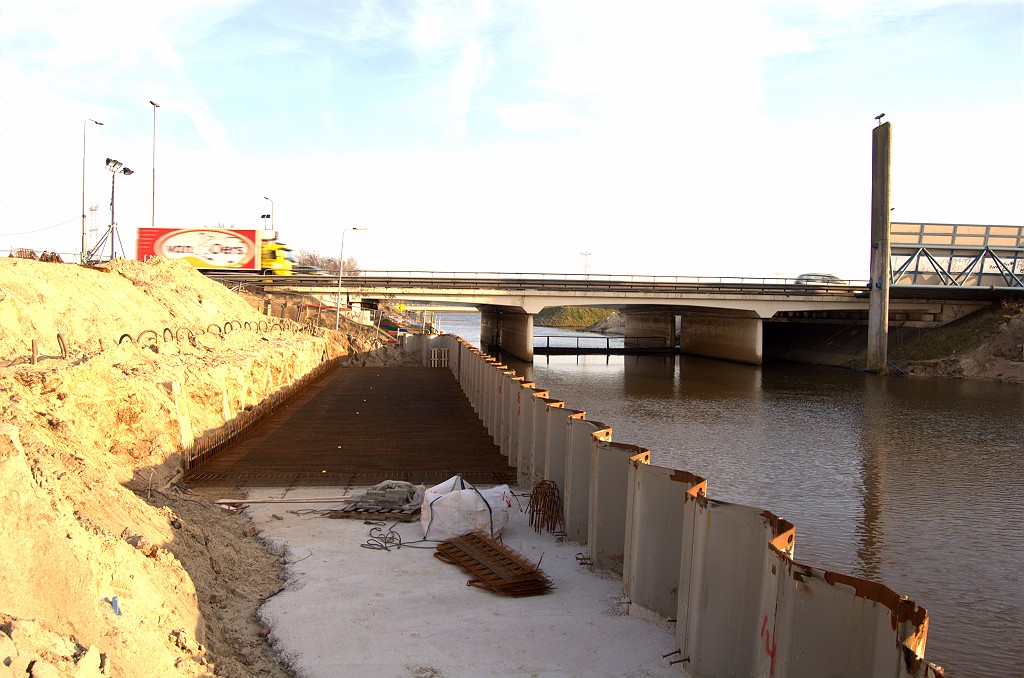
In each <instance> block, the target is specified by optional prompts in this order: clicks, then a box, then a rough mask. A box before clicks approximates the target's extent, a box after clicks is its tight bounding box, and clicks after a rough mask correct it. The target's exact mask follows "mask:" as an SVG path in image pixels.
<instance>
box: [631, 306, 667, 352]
mask: <svg viewBox="0 0 1024 678" xmlns="http://www.w3.org/2000/svg"><path fill="white" fill-rule="evenodd" d="M625 316H626V329H625V332H626V339H625V341H626V346H642V347H644V348H674V347H675V345H676V316H675V314H673V313H628V312H627V313H626V314H625Z"/></svg>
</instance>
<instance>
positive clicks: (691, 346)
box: [679, 315, 764, 365]
mask: <svg viewBox="0 0 1024 678" xmlns="http://www.w3.org/2000/svg"><path fill="white" fill-rule="evenodd" d="M763 342H764V333H763V328H762V320H761V318H760V317H753V318H740V317H735V318H734V317H726V316H709V315H685V316H683V323H682V327H681V331H680V336H679V350H680V351H681V352H683V353H691V354H694V355H700V356H706V357H708V358H719V359H721V360H732V361H734V362H739V363H748V364H751V365H760V364H761V363H762V361H763V358H764V346H763Z"/></svg>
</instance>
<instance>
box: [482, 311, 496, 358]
mask: <svg viewBox="0 0 1024 678" xmlns="http://www.w3.org/2000/svg"><path fill="white" fill-rule="evenodd" d="M497 345H498V311H483V310H481V311H480V348H481V349H482V350H483V351H484V352H485V353H486V352H489V351H493V350H494V349H495V347H496V346H497Z"/></svg>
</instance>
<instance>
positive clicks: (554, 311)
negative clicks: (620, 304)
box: [533, 306, 615, 328]
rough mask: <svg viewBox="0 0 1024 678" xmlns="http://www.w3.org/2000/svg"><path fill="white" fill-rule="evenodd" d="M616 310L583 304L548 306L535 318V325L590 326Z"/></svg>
mask: <svg viewBox="0 0 1024 678" xmlns="http://www.w3.org/2000/svg"><path fill="white" fill-rule="evenodd" d="M614 312H615V311H613V310H611V309H608V308H586V307H583V306H548V307H547V308H545V309H543V310H541V312H540V313H538V314H537V315H536V316H534V318H533V324H534V325H540V326H541V327H573V328H580V327H590V326H591V325H593V324H594V323H599V322H601V321H602V320H604V319H605V318H607V317H608V316H610V315H611V314H612V313H614Z"/></svg>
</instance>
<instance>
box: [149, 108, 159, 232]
mask: <svg viewBox="0 0 1024 678" xmlns="http://www.w3.org/2000/svg"><path fill="white" fill-rule="evenodd" d="M149 103H150V105H152V106H153V194H152V197H151V199H150V211H149V226H150V228H153V227H155V226H156V109H158V108H160V104H158V103H157V102H155V101H150V102H149Z"/></svg>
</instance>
